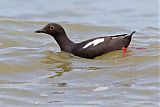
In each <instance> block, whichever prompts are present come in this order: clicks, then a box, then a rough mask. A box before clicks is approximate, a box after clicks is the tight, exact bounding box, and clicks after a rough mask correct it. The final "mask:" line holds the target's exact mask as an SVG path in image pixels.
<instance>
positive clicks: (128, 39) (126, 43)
mask: <svg viewBox="0 0 160 107" xmlns="http://www.w3.org/2000/svg"><path fill="white" fill-rule="evenodd" d="M135 32H136V31H133V32H132V33H130V34H128V35H126V37H124V39H125V43H124V44H125V46H124V47H125V48H127V47H128V45H129V44H130V42H131V39H132V35H133V34H134V33H135Z"/></svg>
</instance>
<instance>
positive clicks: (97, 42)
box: [83, 38, 104, 49]
mask: <svg viewBox="0 0 160 107" xmlns="http://www.w3.org/2000/svg"><path fill="white" fill-rule="evenodd" d="M101 42H104V38H100V39H95V40H93V41H91V42H89V43H87V44H86V45H85V46H84V47H83V49H85V48H87V47H89V46H91V45H92V44H93V46H96V45H98V44H99V43H101Z"/></svg>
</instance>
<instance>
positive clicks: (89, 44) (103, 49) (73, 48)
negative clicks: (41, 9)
mask: <svg viewBox="0 0 160 107" xmlns="http://www.w3.org/2000/svg"><path fill="white" fill-rule="evenodd" d="M35 32H36V33H46V34H49V35H51V36H52V37H53V38H54V39H55V40H56V42H57V43H58V44H59V46H60V49H61V51H64V52H68V53H72V54H74V55H76V56H79V57H83V58H90V59H92V58H95V57H97V56H100V55H103V54H105V53H108V52H112V51H115V50H121V49H122V48H123V47H125V48H127V47H128V46H129V44H130V42H131V38H132V35H133V34H134V33H135V31H133V32H132V33H131V34H121V35H115V36H104V37H97V38H93V39H89V40H86V41H83V42H81V43H74V42H72V41H71V40H70V39H69V38H68V36H67V35H66V33H65V30H64V29H63V27H62V26H61V25H59V24H56V23H50V24H48V25H46V26H45V27H44V28H43V29H41V30H37V31H35Z"/></svg>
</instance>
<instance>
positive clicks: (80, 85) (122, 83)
mask: <svg viewBox="0 0 160 107" xmlns="http://www.w3.org/2000/svg"><path fill="white" fill-rule="evenodd" d="M158 5H159V1H158V0H132V1H131V0H119V1H117V0H99V1H93V0H1V4H0V106H1V107H106V106H107V107H117V106H119V107H124V106H127V107H159V103H160V101H159V95H160V94H159V92H160V89H159V88H160V87H159V84H160V82H159V72H160V67H159V64H160V61H159V58H160V54H159V52H160V50H159V49H160V44H159V42H160V40H159V36H160V27H159V25H160V22H159V6H158ZM50 22H55V23H59V24H61V25H62V26H63V27H64V28H65V30H66V33H67V35H68V36H69V38H71V40H73V41H74V42H80V41H83V40H86V39H89V38H93V37H98V36H105V35H106V36H110V35H115V34H121V33H130V32H132V31H133V30H136V34H135V35H134V36H133V38H132V41H131V44H130V46H129V48H128V50H127V55H126V56H123V55H122V52H121V51H114V52H111V53H108V54H105V55H103V56H99V57H97V58H95V59H92V60H91V59H84V58H79V57H75V56H73V55H71V54H68V53H65V52H60V49H59V46H58V45H57V43H56V42H55V40H54V39H53V38H52V37H50V36H49V35H45V34H35V33H34V31H35V30H37V29H40V28H42V27H44V26H45V25H46V24H47V23H50Z"/></svg>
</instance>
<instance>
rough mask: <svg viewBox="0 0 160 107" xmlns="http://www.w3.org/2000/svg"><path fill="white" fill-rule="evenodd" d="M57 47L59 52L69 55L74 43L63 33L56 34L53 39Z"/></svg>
mask: <svg viewBox="0 0 160 107" xmlns="http://www.w3.org/2000/svg"><path fill="white" fill-rule="evenodd" d="M54 39H55V40H56V42H57V43H58V45H59V46H60V49H61V51H64V52H69V53H71V51H72V49H73V48H74V46H75V43H73V42H72V41H71V40H70V39H69V38H68V37H67V35H66V33H65V32H63V33H60V34H58V35H57V36H55V37H54Z"/></svg>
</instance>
